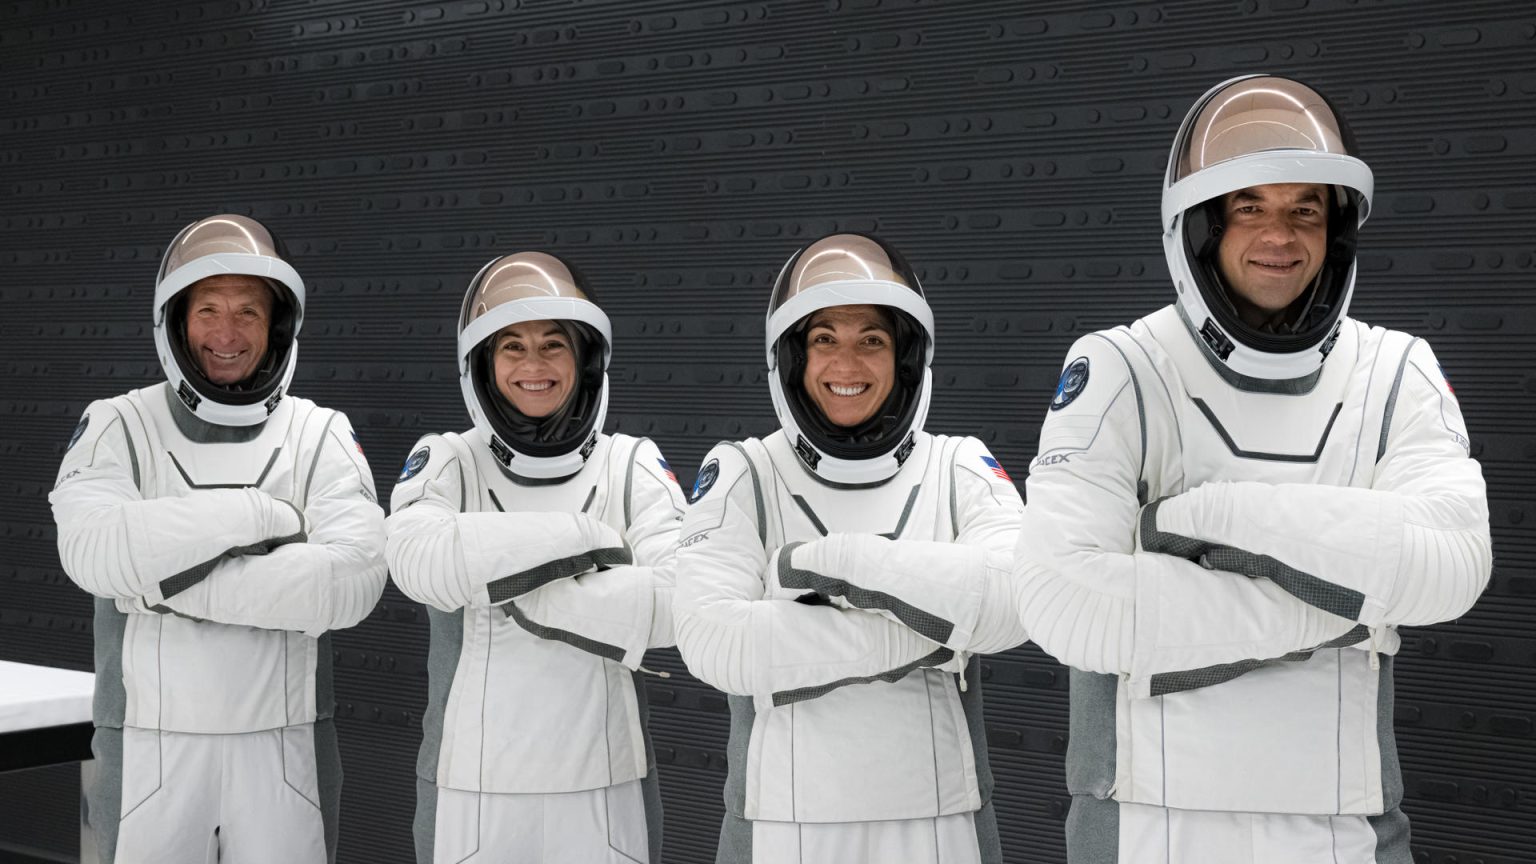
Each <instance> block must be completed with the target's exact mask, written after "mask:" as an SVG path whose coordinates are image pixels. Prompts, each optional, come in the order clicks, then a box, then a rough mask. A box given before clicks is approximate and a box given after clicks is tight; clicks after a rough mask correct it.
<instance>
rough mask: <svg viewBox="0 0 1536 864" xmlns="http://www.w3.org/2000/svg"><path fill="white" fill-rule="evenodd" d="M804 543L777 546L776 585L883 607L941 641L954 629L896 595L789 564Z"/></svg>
mask: <svg viewBox="0 0 1536 864" xmlns="http://www.w3.org/2000/svg"><path fill="white" fill-rule="evenodd" d="M804 545H805V544H804V543H786V544H784V546H782V547H781V548H780V549H779V585H780V586H781V587H784V588H792V589H805V590H807V591H815V592H816V593H818V594H824V595H826V596H828V597H844V598H847V600H848V602H849V603H851V604H853V605H854V606H857V607H858V608H860V609H865V610H872V609H884V610H886V611H887V612H890V613H891V614H892V615H895V616H896V619H897V620H898V621H900V622H901V623H903V624H905V625H907V626H908V627H910V628H912V630H913V631H914V632H916V633H917V634H918V635H919V636H922V637H924V638H927V639H932V640H933V641H935V642H938V643H940V644H943V643H945V642H948V641H949V637H950V636H951V635H952V634H953V633H954V632H955V625H954V624H952V623H950V622H948V621H945V620H944V619H943V618H940V617H939V616H937V615H933V614H931V613H928V612H924V611H923V610H921V609H919V608H917V607H916V606H913V605H912V604H910V603H908V602H906V601H905V600H902V599H901V598H899V597H893V596H891V595H890V594H886V593H885V592H883V591H872V590H869V589H867V588H861V587H859V586H857V585H854V584H852V583H850V582H849V581H848V580H847V579H840V578H837V577H835V576H823V575H822V574H820V573H817V572H815V571H813V570H802V569H800V568H799V567H795V566H794V565H792V564H790V558H791V557H792V556H793V553H794V551H795V549H797V548H798V547H800V546H804Z"/></svg>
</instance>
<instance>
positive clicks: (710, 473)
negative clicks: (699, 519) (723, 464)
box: [688, 459, 720, 504]
mask: <svg viewBox="0 0 1536 864" xmlns="http://www.w3.org/2000/svg"><path fill="white" fill-rule="evenodd" d="M718 479H720V460H719V459H711V460H709V461H708V462H705V463H704V467H703V468H700V469H699V476H698V477H696V478H694V480H693V493H692V494H690V495H689V496H688V503H689V504H693V503H695V502H697V501H698V500H699V499H700V498H703V497H704V493H706V492H708V491H709V489H710V487H711V486H714V485H715V481H716V480H718Z"/></svg>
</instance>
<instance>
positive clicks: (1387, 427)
mask: <svg viewBox="0 0 1536 864" xmlns="http://www.w3.org/2000/svg"><path fill="white" fill-rule="evenodd" d="M1418 342H1419V340H1418V339H1411V340H1409V342H1408V347H1407V348H1404V349H1403V356H1402V357H1401V358H1399V359H1398V361H1397V374H1396V375H1394V376H1392V389H1391V390H1388V391H1387V405H1386V407H1385V408H1384V409H1382V412H1381V437H1380V438H1379V439H1377V441H1376V462H1377V464H1380V463H1381V457H1383V456H1385V455H1387V439H1388V438H1389V437H1391V435H1392V415H1393V414H1394V413H1396V411H1397V394H1398V391H1399V390H1401V389H1402V386H1403V372H1404V370H1406V369H1407V368H1408V355H1409V354H1410V353H1411V352H1412V351H1413V346H1414V345H1416V344H1418Z"/></svg>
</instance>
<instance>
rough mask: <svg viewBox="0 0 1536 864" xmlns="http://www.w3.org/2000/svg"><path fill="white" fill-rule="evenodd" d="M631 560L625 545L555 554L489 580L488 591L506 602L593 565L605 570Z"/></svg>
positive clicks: (494, 600) (496, 599)
mask: <svg viewBox="0 0 1536 864" xmlns="http://www.w3.org/2000/svg"><path fill="white" fill-rule="evenodd" d="M632 561H633V558H632V557H631V556H630V554H629V550H628V549H625V548H623V547H615V548H612V549H593V550H591V551H589V552H583V553H581V554H580V555H572V556H570V557H569V558H556V559H555V560H553V561H548V562H546V563H544V564H540V565H539V566H537V567H530V568H528V569H527V570H524V571H522V572H521V573H514V574H512V575H511V576H503V577H501V578H500V579H494V580H492V581H490V582H487V583H486V586H485V591H486V594H488V595H489V596H490V598H491V603H492V605H494V604H497V603H504V602H506V601H508V600H512V599H514V598H517V597H521V596H523V595H524V594H527V593H528V592H529V591H532V590H534V589H535V588H539V587H541V586H544V585H547V584H549V583H550V582H553V581H555V580H556V579H564V578H566V577H567V576H576V575H579V574H581V573H585V572H587V571H588V570H591V569H593V568H596V569H598V570H603V569H607V568H609V567H616V566H618V565H620V564H629V563H631V562H632Z"/></svg>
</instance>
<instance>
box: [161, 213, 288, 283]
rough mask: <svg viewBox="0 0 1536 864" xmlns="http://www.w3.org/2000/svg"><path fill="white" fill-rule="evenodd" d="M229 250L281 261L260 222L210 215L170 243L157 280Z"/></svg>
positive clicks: (190, 226) (229, 215) (275, 247)
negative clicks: (188, 264)
mask: <svg viewBox="0 0 1536 864" xmlns="http://www.w3.org/2000/svg"><path fill="white" fill-rule="evenodd" d="M228 253H234V254H238V255H261V256H264V257H267V258H276V259H277V260H279V261H281V260H283V256H282V255H281V254H279V253H278V251H277V241H275V240H273V239H272V234H271V233H270V232H269V231H267V229H266V227H265V226H264V225H262V224H261V223H260V222H257V221H256V220H254V219H250V218H247V217H245V216H235V215H232V214H225V215H222V216H210V217H208V218H207V219H201V220H198V221H197V222H193V223H192V224H191V225H189V226H187V227H186V228H185V229H184V230H183V231H182V232H181V234H179V235H177V237H176V239H175V240H173V241H172V242H171V248H169V249H167V250H166V252H165V258H164V259H163V260H162V261H161V262H160V280H163V279H164V278H165V276H166V274H168V273H174V272H176V271H177V270H178V269H180V268H181V267H182V266H183V265H185V264H187V263H189V262H191V261H195V260H197V259H198V258H203V257H205V256H208V255H221V254H228ZM160 280H156V281H160Z"/></svg>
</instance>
